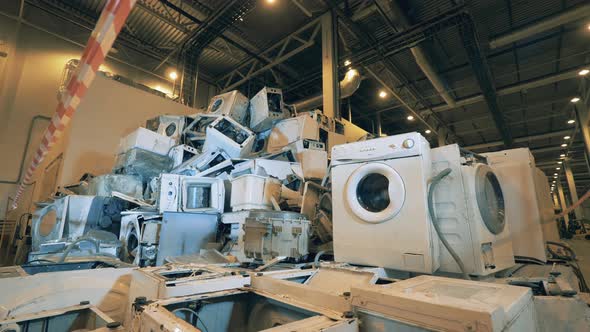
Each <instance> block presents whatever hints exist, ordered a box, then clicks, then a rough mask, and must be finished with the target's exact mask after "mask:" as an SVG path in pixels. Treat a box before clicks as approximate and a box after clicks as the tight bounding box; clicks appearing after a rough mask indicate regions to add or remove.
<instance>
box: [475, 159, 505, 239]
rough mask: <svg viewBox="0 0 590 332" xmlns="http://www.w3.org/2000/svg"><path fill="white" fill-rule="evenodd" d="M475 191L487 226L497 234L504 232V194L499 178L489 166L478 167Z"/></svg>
mask: <svg viewBox="0 0 590 332" xmlns="http://www.w3.org/2000/svg"><path fill="white" fill-rule="evenodd" d="M475 192H476V199H477V206H478V207H479V211H480V214H481V217H482V219H483V221H484V223H485V225H486V228H487V229H488V230H489V231H490V232H491V233H492V234H495V235H498V234H500V233H502V231H503V230H504V227H505V226H506V219H505V211H504V195H503V194H502V188H501V187H500V182H499V181H498V178H497V177H496V175H495V174H494V172H493V171H492V169H491V168H489V167H488V166H485V165H481V166H479V167H478V169H477V171H476V180H475Z"/></svg>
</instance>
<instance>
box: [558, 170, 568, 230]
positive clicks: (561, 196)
mask: <svg viewBox="0 0 590 332" xmlns="http://www.w3.org/2000/svg"><path fill="white" fill-rule="evenodd" d="M557 193H558V194H559V203H560V205H561V212H563V211H565V209H567V202H566V201H565V194H564V193H563V186H562V185H561V181H559V179H557ZM563 219H564V220H565V227H566V228H569V226H570V217H569V216H568V215H567V214H566V215H564V216H563Z"/></svg>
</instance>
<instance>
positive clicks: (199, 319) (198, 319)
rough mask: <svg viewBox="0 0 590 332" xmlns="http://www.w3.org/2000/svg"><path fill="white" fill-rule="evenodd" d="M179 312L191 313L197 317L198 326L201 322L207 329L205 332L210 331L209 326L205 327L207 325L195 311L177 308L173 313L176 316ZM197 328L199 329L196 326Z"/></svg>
mask: <svg viewBox="0 0 590 332" xmlns="http://www.w3.org/2000/svg"><path fill="white" fill-rule="evenodd" d="M179 311H186V312H189V313H191V314H192V315H194V316H195V317H197V325H198V322H199V321H200V322H201V325H203V328H204V329H205V332H209V330H208V329H207V326H206V325H205V323H204V322H203V320H202V319H201V317H199V313H197V312H196V311H194V310H193V309H190V308H177V309H174V310H172V313H173V314H175V313H177V312H179ZM195 327H196V328H199V327H198V326H196V325H195Z"/></svg>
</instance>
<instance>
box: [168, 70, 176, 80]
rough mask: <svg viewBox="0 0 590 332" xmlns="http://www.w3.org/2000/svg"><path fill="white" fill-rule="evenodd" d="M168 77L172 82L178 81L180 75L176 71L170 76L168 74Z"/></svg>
mask: <svg viewBox="0 0 590 332" xmlns="http://www.w3.org/2000/svg"><path fill="white" fill-rule="evenodd" d="M168 76H169V77H170V78H171V79H172V80H174V81H176V79H177V78H178V73H176V72H175V71H171V72H170V74H168Z"/></svg>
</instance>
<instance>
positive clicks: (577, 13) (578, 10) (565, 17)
mask: <svg viewBox="0 0 590 332" xmlns="http://www.w3.org/2000/svg"><path fill="white" fill-rule="evenodd" d="M588 16H590V3H586V4H582V5H579V6H574V7H571V8H569V9H567V10H565V11H563V12H561V13H558V14H555V15H551V16H549V17H546V18H544V19H541V20H540V21H537V22H535V23H532V24H529V25H526V26H524V27H522V28H520V29H516V30H513V31H511V32H508V33H506V34H504V35H501V36H498V37H496V38H494V39H492V40H490V48H491V49H495V48H499V47H502V46H506V45H510V44H512V43H515V42H517V41H519V40H522V39H525V38H528V37H530V36H533V35H536V34H539V33H542V32H544V31H547V30H551V29H553V28H556V27H558V26H560V25H564V24H567V23H570V22H574V21H577V20H580V19H584V18H587V17H588Z"/></svg>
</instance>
